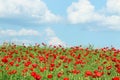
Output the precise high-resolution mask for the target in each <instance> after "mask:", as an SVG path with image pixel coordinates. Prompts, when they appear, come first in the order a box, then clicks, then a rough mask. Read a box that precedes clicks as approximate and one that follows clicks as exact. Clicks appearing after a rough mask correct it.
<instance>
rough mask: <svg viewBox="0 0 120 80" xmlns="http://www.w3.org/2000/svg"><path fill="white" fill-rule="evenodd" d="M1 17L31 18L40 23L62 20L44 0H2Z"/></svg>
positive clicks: (0, 5) (0, 4) (0, 6)
mask: <svg viewBox="0 0 120 80" xmlns="http://www.w3.org/2000/svg"><path fill="white" fill-rule="evenodd" d="M0 17H23V18H28V17H29V18H33V19H35V20H36V21H37V22H39V23H42V22H56V21H59V20H60V19H61V18H60V16H57V15H55V14H53V13H52V12H51V11H50V10H49V9H48V7H47V6H46V4H45V3H44V2H43V1H42V0H0ZM28 20H29V19H28Z"/></svg>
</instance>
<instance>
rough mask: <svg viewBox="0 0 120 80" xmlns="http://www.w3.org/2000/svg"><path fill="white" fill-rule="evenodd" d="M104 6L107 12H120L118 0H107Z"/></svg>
mask: <svg viewBox="0 0 120 80" xmlns="http://www.w3.org/2000/svg"><path fill="white" fill-rule="evenodd" d="M106 7H107V9H108V11H109V12H111V13H118V14H120V0H107V4H106Z"/></svg>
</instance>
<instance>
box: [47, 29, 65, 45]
mask: <svg viewBox="0 0 120 80" xmlns="http://www.w3.org/2000/svg"><path fill="white" fill-rule="evenodd" d="M45 32H46V34H47V38H48V44H49V45H56V46H58V45H62V46H66V44H65V42H63V41H62V40H61V39H59V38H58V37H57V36H56V35H55V32H54V31H53V30H52V29H51V28H46V29H45Z"/></svg>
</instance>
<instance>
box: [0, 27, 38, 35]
mask: <svg viewBox="0 0 120 80" xmlns="http://www.w3.org/2000/svg"><path fill="white" fill-rule="evenodd" d="M0 35H1V36H4V35H6V36H39V35H40V33H39V32H38V31H36V30H33V29H24V28H23V29H20V30H18V31H17V30H12V29H7V30H0Z"/></svg>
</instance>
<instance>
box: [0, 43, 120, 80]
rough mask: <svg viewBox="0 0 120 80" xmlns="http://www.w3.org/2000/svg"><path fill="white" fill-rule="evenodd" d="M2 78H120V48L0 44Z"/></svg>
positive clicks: (49, 79)
mask: <svg viewBox="0 0 120 80" xmlns="http://www.w3.org/2000/svg"><path fill="white" fill-rule="evenodd" d="M0 80H120V50H119V49H115V48H114V47H111V48H109V47H104V48H100V49H94V48H91V47H87V48H83V47H82V46H74V47H69V48H65V47H62V46H61V45H59V46H47V45H46V44H44V43H42V44H36V45H34V46H25V45H24V44H23V45H16V44H14V43H13V44H7V45H1V46H0Z"/></svg>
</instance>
